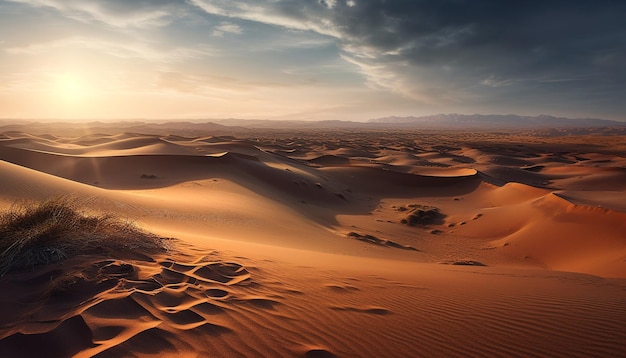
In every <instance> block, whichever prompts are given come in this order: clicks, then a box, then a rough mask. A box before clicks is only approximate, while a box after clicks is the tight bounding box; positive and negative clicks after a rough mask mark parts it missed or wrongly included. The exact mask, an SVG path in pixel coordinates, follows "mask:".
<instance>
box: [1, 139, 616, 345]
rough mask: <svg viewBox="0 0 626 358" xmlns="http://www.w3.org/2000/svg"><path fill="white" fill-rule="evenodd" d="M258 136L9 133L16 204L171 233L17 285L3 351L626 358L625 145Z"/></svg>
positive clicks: (24, 275) (5, 204) (8, 286)
mask: <svg viewBox="0 0 626 358" xmlns="http://www.w3.org/2000/svg"><path fill="white" fill-rule="evenodd" d="M155 128H157V127H155ZM187 134H188V133H187ZM262 134H263V135H258V136H248V137H245V138H244V137H241V138H235V137H230V136H224V137H217V136H207V133H197V135H195V136H189V137H185V136H181V135H176V134H170V135H166V134H165V133H164V134H163V135H153V134H150V135H148V134H138V133H128V132H127V133H122V134H110V133H105V134H94V133H85V134H84V135H81V136H67V135H64V134H63V131H62V129H60V130H59V131H58V132H54V131H50V133H48V134H46V135H37V134H32V133H24V132H19V131H10V132H5V133H2V134H1V135H0V205H1V206H2V208H4V209H8V208H10V207H11V205H12V204H13V203H14V202H16V201H20V200H35V201H38V200H43V199H46V198H49V197H52V196H56V195H68V194H69V195H72V198H75V199H76V200H79V201H82V202H84V203H85V208H84V210H86V211H90V212H97V213H107V214H111V215H114V216H118V217H122V218H128V219H130V220H134V221H136V222H137V224H138V225H139V226H141V227H142V228H144V229H146V230H149V231H151V232H154V233H156V234H157V235H159V236H162V237H174V238H176V239H175V240H171V243H170V245H169V250H168V251H167V252H166V253H160V254H148V253H145V252H141V251H140V250H136V251H133V252H123V251H122V252H107V253H106V254H103V255H95V254H89V255H84V256H78V257H74V258H70V259H68V260H66V261H63V262H59V263H52V264H49V265H45V266H39V267H36V268H35V269H34V270H33V271H28V272H10V273H8V274H7V275H5V276H3V277H1V278H0V292H2V293H1V294H0V356H2V357H41V356H49V357H66V356H77V357H89V356H97V357H120V356H129V357H133V356H136V357H147V356H154V355H161V356H177V357H178V356H182V357H209V356H217V357H222V356H223V357H231V356H232V357H236V356H268V357H270V356H271V357H280V356H285V357H291V356H296V357H297V356H301V357H335V356H336V357H354V356H359V357H421V356H423V357H434V356H442V357H443V356H477V357H478V356H507V357H508V356H511V357H514V356H519V357H528V356H563V357H576V356H577V357H589V356H606V357H609V356H620V355H623V354H624V349H625V347H626V346H625V343H624V342H626V311H624V307H625V306H626V205H625V204H624V203H626V148H624V146H623V143H624V138H623V137H608V136H607V137H591V136H588V137H584V136H583V137H575V136H574V137H537V136H527V135H523V134H509V135H503V134H502V133H497V134H490V133H486V132H481V133H475V134H472V133H461V132H458V133H457V132H441V133H435V132H412V131H403V132H398V133H396V132H391V131H361V132H359V131H346V132H341V134H340V135H334V134H333V132H328V131H302V132H293V133H288V132H285V131H276V132H275V133H274V132H271V131H269V130H265V131H263V132H262ZM598 138H604V140H602V141H599V140H598Z"/></svg>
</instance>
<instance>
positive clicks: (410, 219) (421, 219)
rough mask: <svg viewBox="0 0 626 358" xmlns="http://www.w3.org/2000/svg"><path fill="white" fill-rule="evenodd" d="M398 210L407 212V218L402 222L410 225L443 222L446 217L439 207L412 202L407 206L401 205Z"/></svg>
mask: <svg viewBox="0 0 626 358" xmlns="http://www.w3.org/2000/svg"><path fill="white" fill-rule="evenodd" d="M397 210H398V211H400V212H404V213H406V216H405V218H404V219H402V220H401V221H400V222H401V223H403V224H406V225H409V226H424V225H431V224H441V223H443V219H444V218H445V215H444V214H442V213H441V212H440V211H439V208H436V207H434V206H426V205H419V204H411V205H407V206H406V207H404V206H401V207H399V208H398V209H397Z"/></svg>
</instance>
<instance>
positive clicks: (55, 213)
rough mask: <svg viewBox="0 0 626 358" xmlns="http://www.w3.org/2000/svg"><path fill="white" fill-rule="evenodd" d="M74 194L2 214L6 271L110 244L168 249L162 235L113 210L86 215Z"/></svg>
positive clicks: (1, 271) (1, 265) (1, 256)
mask: <svg viewBox="0 0 626 358" xmlns="http://www.w3.org/2000/svg"><path fill="white" fill-rule="evenodd" d="M78 207H79V204H78V203H77V201H76V200H73V199H72V198H70V197H55V198H52V199H48V200H45V201H42V202H39V203H21V204H14V205H13V206H12V207H11V209H10V210H9V211H7V212H4V213H2V214H0V276H4V275H5V274H6V273H7V272H9V271H14V270H24V269H32V268H33V267H34V266H36V265H41V264H48V263H52V262H58V261H62V260H65V259H67V258H69V257H72V256H76V255H80V254H103V255H105V254H106V252H107V251H109V250H120V249H131V250H132V249H149V250H163V249H165V247H164V242H163V240H162V239H161V238H159V237H157V236H156V235H153V234H150V233H147V232H144V231H142V230H140V229H138V228H137V227H136V226H135V225H134V224H133V223H132V222H128V221H122V220H120V219H116V218H113V217H111V216H109V215H99V216H97V215H95V216H94V215H86V214H84V213H80V212H79V211H78Z"/></svg>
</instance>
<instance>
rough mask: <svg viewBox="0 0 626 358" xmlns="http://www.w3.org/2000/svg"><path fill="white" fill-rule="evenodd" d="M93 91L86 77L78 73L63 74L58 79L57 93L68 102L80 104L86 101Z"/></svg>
mask: <svg viewBox="0 0 626 358" xmlns="http://www.w3.org/2000/svg"><path fill="white" fill-rule="evenodd" d="M90 92H91V89H90V87H89V85H88V83H87V82H86V80H85V78H84V76H81V75H79V74H77V73H71V72H66V73H61V74H59V75H58V76H57V77H56V85H55V93H56V95H57V96H59V97H60V98H61V99H62V100H64V101H66V102H80V101H82V100H84V99H85V98H86V97H87V96H88V95H89V93H90Z"/></svg>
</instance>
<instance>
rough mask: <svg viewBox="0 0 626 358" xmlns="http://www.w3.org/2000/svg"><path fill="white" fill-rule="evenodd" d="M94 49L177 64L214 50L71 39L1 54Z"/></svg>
mask: <svg viewBox="0 0 626 358" xmlns="http://www.w3.org/2000/svg"><path fill="white" fill-rule="evenodd" d="M68 49H71V50H76V49H79V50H93V51H96V52H98V53H101V54H106V55H109V56H112V57H117V58H121V59H143V60H148V61H151V62H157V63H158V62H161V63H166V62H179V61H184V60H187V59H191V58H198V57H204V56H212V55H214V54H215V50H213V49H209V48H206V47H205V46H199V47H196V48H185V47H177V48H169V49H157V48H154V47H150V46H147V45H146V44H144V43H139V42H133V41H128V42H124V43H122V42H120V41H107V40H102V39H97V38H88V37H81V36H73V37H68V38H64V39H59V40H54V41H48V42H41V43H34V44H29V45H26V46H21V47H9V48H6V49H4V52H5V53H7V54H9V55H42V54H43V55H47V54H49V53H50V52H51V51H54V50H68Z"/></svg>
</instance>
